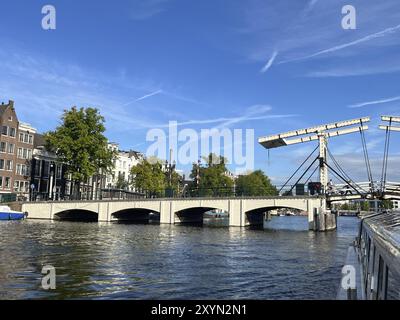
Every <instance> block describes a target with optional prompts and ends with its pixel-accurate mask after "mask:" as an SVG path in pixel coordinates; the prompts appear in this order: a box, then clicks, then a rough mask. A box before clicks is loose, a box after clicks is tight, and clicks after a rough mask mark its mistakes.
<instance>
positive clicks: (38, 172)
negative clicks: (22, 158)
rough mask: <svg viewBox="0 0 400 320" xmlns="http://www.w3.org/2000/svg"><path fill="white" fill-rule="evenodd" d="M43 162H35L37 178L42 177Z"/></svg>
mask: <svg viewBox="0 0 400 320" xmlns="http://www.w3.org/2000/svg"><path fill="white" fill-rule="evenodd" d="M40 163H41V161H40V160H36V161H35V176H36V177H40V175H41V166H40Z"/></svg>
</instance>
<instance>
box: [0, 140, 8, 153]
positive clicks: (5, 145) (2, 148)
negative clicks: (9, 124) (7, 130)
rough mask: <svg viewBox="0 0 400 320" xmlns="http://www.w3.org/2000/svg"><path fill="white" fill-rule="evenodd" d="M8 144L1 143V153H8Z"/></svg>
mask: <svg viewBox="0 0 400 320" xmlns="http://www.w3.org/2000/svg"><path fill="white" fill-rule="evenodd" d="M6 147H7V143H6V142H1V143H0V152H6Z"/></svg>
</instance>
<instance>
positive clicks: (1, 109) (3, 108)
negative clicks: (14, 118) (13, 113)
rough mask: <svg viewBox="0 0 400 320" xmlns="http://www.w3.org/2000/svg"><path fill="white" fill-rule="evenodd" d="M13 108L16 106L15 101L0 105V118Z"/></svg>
mask: <svg viewBox="0 0 400 320" xmlns="http://www.w3.org/2000/svg"><path fill="white" fill-rule="evenodd" d="M13 106H14V101H12V100H10V101H8V104H5V103H4V102H2V103H1V105H0V116H2V115H3V113H4V112H5V111H6V110H7V109H8V107H13Z"/></svg>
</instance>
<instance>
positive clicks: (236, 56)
mask: <svg viewBox="0 0 400 320" xmlns="http://www.w3.org/2000/svg"><path fill="white" fill-rule="evenodd" d="M46 4H52V5H54V6H55V7H56V9H57V29H56V30H53V31H44V30H43V29H42V28H41V19H42V17H43V15H42V14H41V9H42V7H43V6H44V5H46ZM346 4H351V5H353V6H354V7H355V8H356V10H357V29H356V30H343V29H342V28H341V19H342V17H343V15H342V14H341V9H342V7H343V6H344V5H346ZM0 11H1V12H2V16H1V19H0V42H1V46H0V74H1V77H0V100H1V101H8V100H9V99H12V100H14V101H15V103H16V108H17V112H18V114H19V118H20V120H22V121H25V122H29V123H31V124H32V125H34V126H35V127H37V128H38V129H39V131H41V132H44V131H46V130H50V129H53V128H54V127H55V126H56V125H57V124H58V119H59V116H60V115H61V113H62V110H63V109H65V108H69V107H71V106H73V105H77V106H94V107H98V108H99V109H100V111H101V113H102V114H103V115H104V116H105V117H106V120H107V123H106V126H107V137H108V138H109V139H110V140H111V141H116V142H119V143H120V145H121V147H122V148H123V149H135V150H139V151H143V152H144V151H146V148H147V146H148V145H149V144H146V143H145V137H146V133H147V132H148V130H150V129H152V128H158V127H164V126H165V125H166V124H168V121H170V120H173V121H178V123H183V125H182V126H180V128H193V129H196V130H200V129H202V128H204V129H209V128H211V127H214V126H215V127H218V128H224V127H227V128H231V129H234V128H242V129H254V130H255V135H256V137H258V136H263V135H268V134H274V133H279V132H283V131H289V130H293V129H300V128H303V127H307V126H313V125H317V124H322V123H329V122H334V121H338V120H345V119H352V118H357V117H361V116H371V117H373V122H372V123H371V126H372V128H373V129H372V130H370V132H368V134H367V139H368V145H369V147H370V153H371V160H372V163H373V166H374V170H375V172H376V176H377V178H378V172H380V166H381V157H382V153H383V142H384V133H383V132H380V131H379V130H376V127H377V124H378V122H379V119H378V117H379V116H380V115H381V114H399V113H400V89H399V80H400V79H399V72H400V50H399V45H400V2H399V1H398V0H385V1H371V0H351V1H333V0H329V1H327V0H296V1H293V0H279V1H277V0H276V1H272V0H270V1H268V0H264V1H260V0H240V1H239V0H231V1H226V0H225V1H224V0H212V1H211V0H202V1H184V0H143V1H139V0H120V1H94V0H83V1H65V0H49V1H35V0H31V1H23V0H13V1H2V2H1V4H0ZM398 142H399V139H398V138H396V137H395V138H394V139H393V143H392V148H391V151H392V152H391V155H392V156H391V159H390V161H391V164H390V167H389V173H390V174H391V176H392V177H393V179H395V178H396V177H398V179H400V174H398V172H397V171H398V170H397V168H398V165H399V164H400V153H399V151H400V150H399V149H398ZM330 145H331V149H332V152H333V153H334V154H335V155H336V156H337V158H338V159H339V160H342V161H343V160H344V159H347V161H346V164H344V167H345V168H347V169H348V170H351V171H352V174H353V175H354V177H355V179H357V180H365V179H366V173H365V168H364V166H363V158H362V150H361V142H360V137H359V135H352V136H345V137H339V138H335V139H332V140H331V142H330ZM314 147H315V145H314V144H312V143H310V144H303V145H298V146H291V147H288V148H283V149H275V150H272V151H271V153H270V159H269V161H268V157H267V152H266V151H265V150H264V149H263V148H262V147H261V146H259V145H258V144H257V143H256V142H255V158H256V162H255V167H256V168H260V169H262V170H264V171H265V172H266V173H267V174H268V175H269V176H271V177H272V178H273V180H274V181H275V182H276V183H278V182H280V181H282V180H283V179H284V177H285V176H288V175H289V174H290V173H291V171H293V170H294V169H296V165H297V164H298V163H301V161H302V160H303V159H304V158H305V156H306V155H307V154H308V153H309V152H310V151H311V150H312V149H313V148H314ZM181 169H183V170H184V171H187V170H188V168H187V167H185V168H181ZM231 169H232V170H233V169H234V167H232V168H231Z"/></svg>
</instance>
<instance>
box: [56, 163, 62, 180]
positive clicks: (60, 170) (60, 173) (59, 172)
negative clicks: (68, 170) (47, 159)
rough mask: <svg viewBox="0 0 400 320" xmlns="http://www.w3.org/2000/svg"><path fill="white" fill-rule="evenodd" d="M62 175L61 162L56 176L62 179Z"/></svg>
mask: <svg viewBox="0 0 400 320" xmlns="http://www.w3.org/2000/svg"><path fill="white" fill-rule="evenodd" d="M61 175H62V165H60V164H59V165H58V166H57V172H56V178H57V179H61Z"/></svg>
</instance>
